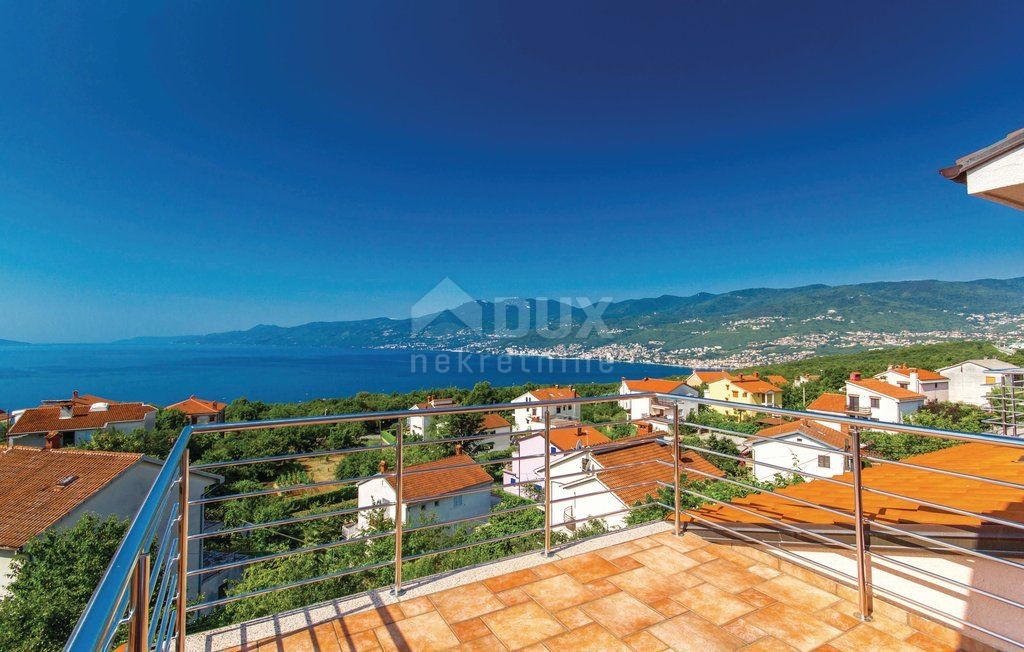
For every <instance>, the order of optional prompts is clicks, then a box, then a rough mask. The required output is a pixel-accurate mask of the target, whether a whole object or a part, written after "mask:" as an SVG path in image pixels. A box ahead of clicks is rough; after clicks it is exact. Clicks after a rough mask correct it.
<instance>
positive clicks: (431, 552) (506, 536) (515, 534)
mask: <svg viewBox="0 0 1024 652" xmlns="http://www.w3.org/2000/svg"><path fill="white" fill-rule="evenodd" d="M543 531H544V528H542V527H536V528H533V529H530V530H523V531H522V532H513V533H512V534H503V535H501V536H500V537H492V538H490V539H483V540H482V541H470V542H468V543H460V544H459V545H457V546H450V547H448V548H442V549H440V550H429V551H427V552H421V553H417V554H415V555H403V556H402V561H403V562H406V561H414V560H416V559H422V558H424V557H433V556H434V555H443V554H445V553H448V552H455V551H456V550H464V549H466V548H473V547H475V546H483V545H487V544H488V543H499V542H501V541H505V540H506V539H517V538H519V537H525V536H528V535H530V534H538V533H540V532H543ZM388 563H389V564H390V563H394V562H393V561H391V562H388Z"/></svg>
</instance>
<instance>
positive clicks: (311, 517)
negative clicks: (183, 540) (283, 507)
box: [188, 503, 397, 541]
mask: <svg viewBox="0 0 1024 652" xmlns="http://www.w3.org/2000/svg"><path fill="white" fill-rule="evenodd" d="M396 504H397V503H374V504H373V505H365V506H363V507H348V508H346V509H338V510H334V511H331V512H320V513H317V514H303V515H302V516H292V517H289V518H283V519H280V520H277V521H267V522H265V523H249V524H247V525H239V526H237V527H231V528H221V529H219V530H212V531H210V532H199V533H197V534H190V535H188V540H189V541H196V540H199V539H210V538H213V537H221V536H228V535H231V534H242V533H245V532H251V531H253V530H260V529H263V528H269V527H281V526H284V525H293V524H295V523H306V522H309V521H322V520H326V519H329V518H336V517H338V516H347V515H348V514H356V513H358V512H363V511H366V510H372V509H384V508H387V507H394V506H395V505H396Z"/></svg>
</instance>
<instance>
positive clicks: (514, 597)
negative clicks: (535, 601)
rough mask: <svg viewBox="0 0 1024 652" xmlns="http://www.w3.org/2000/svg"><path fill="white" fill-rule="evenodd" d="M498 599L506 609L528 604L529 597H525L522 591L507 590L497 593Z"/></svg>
mask: <svg viewBox="0 0 1024 652" xmlns="http://www.w3.org/2000/svg"><path fill="white" fill-rule="evenodd" d="M498 599H499V600H501V601H502V602H503V603H504V604H505V606H506V607H514V606H516V605H517V604H523V603H524V602H529V601H530V596H528V595H526V591H523V590H522V589H509V590H508V591H502V592H501V593H499V594H498Z"/></svg>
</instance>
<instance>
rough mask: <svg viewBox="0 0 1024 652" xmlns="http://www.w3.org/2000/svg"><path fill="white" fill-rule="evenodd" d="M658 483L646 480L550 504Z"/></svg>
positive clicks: (568, 497)
mask: <svg viewBox="0 0 1024 652" xmlns="http://www.w3.org/2000/svg"><path fill="white" fill-rule="evenodd" d="M657 482H658V481H657V480H644V481H643V482H637V483H634V484H627V485H621V486H617V487H615V489H603V490H601V491H592V492H590V493H586V494H577V495H575V496H566V497H564V498H555V499H552V500H550V501H548V502H550V503H551V504H555V503H564V502H568V501H570V500H579V499H580V498H591V497H593V496H603V495H604V494H607V493H613V492H615V491H622V490H623V489H635V488H637V487H643V486H645V485H649V484H657Z"/></svg>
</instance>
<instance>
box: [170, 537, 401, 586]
mask: <svg viewBox="0 0 1024 652" xmlns="http://www.w3.org/2000/svg"><path fill="white" fill-rule="evenodd" d="M394 535H395V533H394V531H393V530H389V531H387V532H377V533H375V534H364V535H363V536H359V537H353V538H351V539H337V540H335V541H330V542H328V543H318V544H316V545H312V546H303V547H302V548H293V549H291V550H282V551H281V552H275V553H272V554H269V555H262V556H260V557H248V558H246V559H239V560H237V561H229V562H225V563H223V564H217V565H216V566H204V567H202V568H194V569H192V570H190V571H188V572H187V573H186V576H188V577H196V576H197V575H209V574H210V573H219V572H220V571H224V570H228V569H229V568H238V567H240V566H248V565H250V564H259V563H262V562H265V561H273V560H275V559H284V558H285V557H294V556H295V555H304V554H306V553H308V552H323V551H325V550H331V549H333V548H340V547H341V546H344V545H348V544H350V543H362V542H363V541H373V540H374V539H383V538H384V537H391V536H394Z"/></svg>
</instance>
